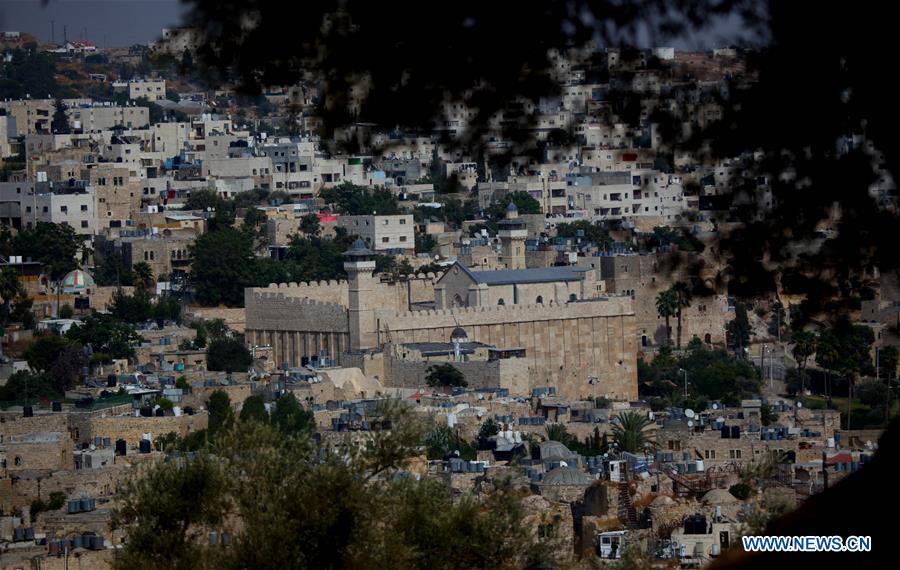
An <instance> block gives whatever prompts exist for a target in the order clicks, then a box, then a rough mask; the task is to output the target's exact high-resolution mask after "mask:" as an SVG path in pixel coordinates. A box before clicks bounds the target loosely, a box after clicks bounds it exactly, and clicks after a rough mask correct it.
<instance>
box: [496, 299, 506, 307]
mask: <svg viewBox="0 0 900 570" xmlns="http://www.w3.org/2000/svg"><path fill="white" fill-rule="evenodd" d="M505 304H506V301H504V300H503V299H500V300H499V301H497V305H498V306H500V307H502V306H503V305H505Z"/></svg>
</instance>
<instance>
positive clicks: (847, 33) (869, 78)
mask: <svg viewBox="0 0 900 570" xmlns="http://www.w3.org/2000/svg"><path fill="white" fill-rule="evenodd" d="M188 4H189V5H190V8H191V10H190V13H189V16H188V21H187V22H186V23H187V24H189V25H193V26H195V27H197V28H199V29H200V30H202V31H203V32H205V35H206V40H207V41H206V42H205V44H204V46H203V48H202V50H201V53H200V57H199V60H200V61H201V62H203V63H204V64H206V65H207V66H208V69H209V70H212V71H217V72H218V73H219V77H220V78H222V79H229V80H236V81H237V82H238V83H239V84H240V86H241V88H242V89H243V90H244V91H246V92H248V93H251V94H255V93H259V92H260V91H261V90H262V88H263V87H264V86H267V85H292V84H297V83H298V82H300V83H303V84H306V85H315V86H317V87H318V89H319V93H320V95H321V97H320V99H319V101H318V103H319V107H320V109H319V111H318V112H319V113H320V114H321V115H322V117H323V119H324V124H325V132H323V133H322V134H323V135H324V136H325V138H326V139H329V140H330V139H331V137H332V135H333V134H334V132H335V129H336V128H340V127H343V126H348V125H353V124H360V123H373V124H375V125H378V126H379V127H380V128H382V129H394V128H397V129H399V130H401V131H403V132H407V133H414V132H433V129H434V126H435V118H436V117H437V116H438V115H439V114H440V111H441V109H442V105H444V104H447V103H454V104H455V103H460V104H462V105H464V106H468V107H470V108H473V109H477V113H476V115H475V116H474V118H472V119H471V120H470V123H469V128H468V129H466V130H465V131H464V132H462V133H459V134H458V136H457V137H454V138H453V139H452V140H450V139H449V138H448V140H447V141H446V142H447V143H448V144H455V145H458V146H459V147H460V148H463V149H465V150H466V151H468V152H469V153H470V154H471V155H472V156H473V157H475V158H478V159H481V158H483V157H484V153H485V150H486V145H487V144H488V141H489V135H490V131H491V128H490V125H489V118H490V117H491V116H492V115H494V114H495V113H497V112H500V111H506V113H505V114H504V119H505V120H504V121H503V123H502V125H501V126H500V134H501V135H502V138H503V140H504V141H506V142H510V143H512V144H511V145H510V146H508V147H507V151H508V153H507V155H506V156H505V158H507V159H508V158H509V157H512V156H518V155H528V154H529V153H530V154H531V155H533V156H536V155H538V154H539V152H540V150H541V148H542V145H543V144H546V143H539V142H538V141H536V140H534V138H533V137H532V136H531V131H529V127H530V126H531V120H532V119H531V118H530V116H529V115H528V114H527V113H518V114H516V113H512V112H510V111H511V110H513V109H515V107H516V104H517V103H520V102H521V101H523V100H525V101H530V102H532V103H534V104H537V103H538V102H539V101H540V100H541V99H542V98H546V97H552V96H553V95H555V94H558V93H559V85H558V84H557V83H555V82H554V81H553V78H552V69H553V62H552V58H550V57H548V50H549V49H551V48H553V49H557V50H560V51H565V50H566V49H567V48H569V47H578V46H582V45H584V44H585V42H587V41H589V40H592V39H593V40H596V41H597V43H598V45H600V46H627V45H634V44H636V43H638V40H643V41H641V42H640V43H643V44H645V45H646V44H649V45H665V42H666V41H667V40H669V39H671V38H672V37H674V36H676V35H684V34H685V33H688V34H689V33H691V32H697V31H699V30H702V29H703V28H704V26H706V25H708V24H709V23H710V22H712V21H713V20H714V19H715V18H716V17H719V16H723V15H730V16H732V17H737V18H739V19H740V20H741V21H742V22H743V24H744V26H745V32H746V34H745V35H746V36H747V37H750V38H755V39H759V40H760V41H762V42H765V44H764V45H765V46H766V47H765V48H764V49H759V50H755V51H754V50H751V51H749V52H747V54H746V55H747V65H746V69H745V70H744V72H743V73H737V74H735V75H733V76H729V77H727V78H726V82H725V87H724V88H722V89H719V88H710V89H705V90H699V91H698V89H697V82H696V81H694V80H693V78H691V77H684V78H675V79H678V80H680V79H684V81H677V80H676V81H673V85H672V88H671V90H668V91H666V92H664V93H663V95H662V101H663V102H665V104H660V105H657V106H656V110H655V111H654V112H653V113H652V114H651V118H650V120H652V121H653V122H655V123H657V124H658V125H659V127H658V128H659V132H660V133H662V135H663V140H664V144H665V145H666V146H667V148H666V149H661V151H660V153H659V154H660V160H658V162H659V163H660V164H663V163H667V162H668V157H670V156H671V152H672V151H673V150H674V149H675V148H680V149H693V150H694V151H695V156H699V157H702V158H703V159H704V160H707V161H714V160H715V159H716V158H735V159H736V161H735V162H733V163H732V167H733V169H734V170H735V172H736V175H735V177H734V178H733V180H732V182H731V184H730V185H729V187H727V188H725V189H724V191H725V192H726V194H728V193H730V195H731V198H732V199H731V202H730V204H728V205H730V210H729V211H727V212H725V211H723V212H719V213H718V214H717V215H716V220H715V221H716V222H717V223H718V231H719V236H720V238H719V239H718V241H717V243H715V244H713V247H712V248H711V249H710V251H709V252H708V253H710V254H711V255H714V256H716V257H717V258H718V261H720V262H721V263H722V264H723V266H724V267H726V268H727V270H726V271H724V272H718V273H717V274H715V275H709V274H704V271H705V270H708V267H707V265H708V264H705V263H704V261H703V260H702V258H701V257H700V256H698V255H696V253H694V252H687V253H683V254H681V255H680V256H676V258H675V259H674V260H673V263H678V264H680V265H681V266H682V269H687V270H690V271H693V272H694V273H695V274H697V275H698V276H699V275H702V278H700V279H697V280H695V285H694V286H695V289H696V290H695V291H694V293H695V294H698V295H699V294H703V293H704V292H708V291H709V290H710V289H711V288H715V287H720V286H721V285H723V284H725V283H727V284H728V287H729V290H730V293H731V294H733V295H735V296H738V297H752V296H755V295H760V294H768V293H771V292H773V291H775V290H776V287H777V285H778V284H779V283H780V285H781V286H782V287H783V290H784V291H785V292H787V293H792V294H805V295H806V299H807V300H806V301H805V302H804V306H803V307H802V310H801V311H799V312H798V313H797V315H798V316H800V317H802V318H809V317H811V316H815V315H819V314H822V313H823V312H827V313H829V314H834V313H840V312H842V311H843V310H845V309H847V308H850V307H851V306H852V303H853V299H854V297H855V292H856V291H858V290H859V289H860V288H863V287H866V286H867V280H868V278H869V277H870V276H871V270H872V268H873V267H878V268H879V269H880V270H881V271H891V270H894V269H896V268H897V261H898V255H897V250H896V248H895V247H894V244H893V239H892V238H893V234H894V230H895V229H896V227H897V225H896V222H897V212H896V209H895V208H894V207H893V205H890V206H888V205H887V204H888V203H889V202H892V200H893V199H894V198H895V197H892V196H878V197H873V196H872V195H870V193H869V187H870V184H872V183H873V182H874V181H875V180H877V179H879V178H881V177H882V175H884V174H889V173H892V172H894V171H895V170H896V169H897V161H898V160H900V158H898V152H897V150H896V148H895V147H896V144H897V143H895V142H894V138H893V136H892V135H893V134H894V133H895V132H896V130H895V126H896V123H897V116H898V111H897V107H896V105H895V104H894V103H893V101H892V100H891V98H892V93H891V90H890V89H887V88H886V87H885V83H884V68H883V66H882V63H881V60H880V58H879V54H886V53H891V51H892V50H891V48H892V45H891V41H892V39H893V33H892V30H891V29H890V27H891V25H892V20H891V18H889V17H886V16H887V14H886V13H882V12H884V10H885V8H882V7H881V6H882V5H878V4H874V3H871V4H870V3H866V4H865V6H860V7H858V8H857V9H853V10H847V11H845V10H810V9H809V7H808V6H806V5H804V4H803V3H796V2H774V3H771V4H769V3H766V2H750V1H737V0H735V1H729V0H719V1H717V0H693V1H688V0H677V1H665V0H658V1H657V0H631V1H628V0H625V1H590V0H571V1H567V2H541V3H534V4H527V5H522V4H521V3H516V4H513V3H509V2H493V3H484V2H469V1H465V0H464V1H461V2H455V3H453V4H452V5H448V8H449V9H448V10H445V11H443V12H442V13H441V15H440V17H431V14H432V12H431V11H430V9H428V8H426V7H424V6H422V5H421V4H420V3H412V2H409V3H407V2H400V3H392V4H391V5H390V7H388V6H385V5H382V4H379V3H375V2H364V1H354V0H344V1H340V0H333V1H323V2H315V3H305V4H303V6H302V14H298V15H297V17H293V16H292V13H291V9H290V8H289V7H288V6H286V5H284V4H282V3H274V2H265V1H262V0H251V1H242V2H234V1H226V2H221V1H218V0H216V1H212V0H188ZM601 53H602V52H597V53H595V54H593V55H591V56H590V57H589V58H588V61H587V62H586V63H591V64H593V65H591V66H589V69H593V70H595V73H594V75H595V76H593V77H587V81H588V82H600V83H602V82H606V81H608V80H609V77H608V75H607V76H605V77H604V76H603V74H604V73H605V67H604V66H603V65H601V64H602V57H601V55H600V54H601ZM623 53H625V52H623ZM651 64H652V65H654V66H658V67H659V68H660V69H661V70H662V71H665V66H664V65H663V63H662V62H659V61H651V62H650V63H648V65H651ZM598 70H599V71H598ZM363 78H365V81H363ZM363 85H366V86H367V87H366V90H361V89H363ZM616 85H617V84H616V83H615V82H613V83H612V84H611V85H610V89H609V91H608V93H607V95H606V97H607V99H608V102H609V105H608V107H607V109H608V110H607V112H608V113H610V117H614V118H616V119H617V120H619V121H626V122H628V123H629V124H630V125H632V126H638V125H639V123H640V121H641V118H640V110H641V102H642V101H643V100H644V99H646V98H648V97H655V96H654V95H648V94H642V93H635V92H634V91H631V90H629V89H625V88H621V87H617V86H616ZM625 85H627V83H625ZM353 97H361V99H360V101H361V103H360V105H359V106H358V108H356V107H354V106H353V105H351V104H350V103H351V99H352V98H353ZM698 97H699V100H701V101H704V102H710V103H718V104H721V105H722V106H723V113H722V119H721V120H718V121H714V122H712V123H710V124H707V125H706V128H704V129H703V130H696V129H695V130H694V132H693V133H690V136H689V137H687V136H683V135H682V133H683V130H682V128H681V125H682V123H683V121H684V120H685V119H686V117H684V116H683V112H684V110H685V109H686V106H685V104H686V103H687V102H694V103H696V102H697V100H698ZM645 120H646V119H645ZM570 127H571V126H570ZM566 134H568V133H555V136H554V137H552V139H554V140H557V142H560V141H565V140H568V137H567V136H564V135H566ZM854 135H862V136H863V137H864V138H863V139H858V140H857V142H858V144H844V143H846V141H847V140H849V139H847V137H852V136H854ZM860 140H863V142H859V141H860ZM357 142H358V141H357ZM363 142H365V141H363ZM551 144H552V141H551ZM348 150H351V151H352V150H353V149H352V148H350V149H348ZM495 158H496V157H495ZM763 190H771V195H772V200H771V202H772V206H771V209H766V206H765V201H766V200H765V199H763V198H762V191H763ZM726 204H727V201H726ZM836 204H837V205H839V207H837V208H836V207H835V205H836ZM829 220H834V224H835V225H834V229H835V230H836V231H834V232H833V233H823V232H822V231H821V230H822V222H823V221H824V222H827V221H829ZM707 273H708V271H707Z"/></svg>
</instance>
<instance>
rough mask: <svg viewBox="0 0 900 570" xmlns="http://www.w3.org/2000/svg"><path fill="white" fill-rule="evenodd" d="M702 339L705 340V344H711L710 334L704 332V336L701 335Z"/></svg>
mask: <svg viewBox="0 0 900 570" xmlns="http://www.w3.org/2000/svg"><path fill="white" fill-rule="evenodd" d="M703 340H704V341H705V342H706V344H712V335H711V334H709V333H706V336H704V337H703Z"/></svg>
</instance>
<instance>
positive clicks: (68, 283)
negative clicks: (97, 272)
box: [62, 269, 97, 293]
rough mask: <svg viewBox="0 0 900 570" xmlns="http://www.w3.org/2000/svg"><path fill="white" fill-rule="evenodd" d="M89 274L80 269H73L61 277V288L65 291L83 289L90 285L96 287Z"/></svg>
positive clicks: (71, 291)
mask: <svg viewBox="0 0 900 570" xmlns="http://www.w3.org/2000/svg"><path fill="white" fill-rule="evenodd" d="M96 286H97V284H96V283H95V282H94V278H93V277H91V274H90V273H88V272H87V271H84V270H82V269H73V270H72V271H70V272H68V273H67V274H66V276H65V277H63V278H62V288H63V291H65V292H66V293H73V292H76V291H84V290H86V289H88V288H90V287H96Z"/></svg>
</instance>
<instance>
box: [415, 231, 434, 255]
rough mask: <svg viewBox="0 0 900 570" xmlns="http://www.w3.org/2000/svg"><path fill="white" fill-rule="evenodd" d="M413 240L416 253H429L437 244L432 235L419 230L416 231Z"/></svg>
mask: <svg viewBox="0 0 900 570" xmlns="http://www.w3.org/2000/svg"><path fill="white" fill-rule="evenodd" d="M415 240H416V253H427V254H429V255H430V254H431V251H432V250H433V249H434V248H435V246H436V245H437V240H435V239H434V237H433V236H431V235H429V234H423V233H421V232H416V235H415Z"/></svg>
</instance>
